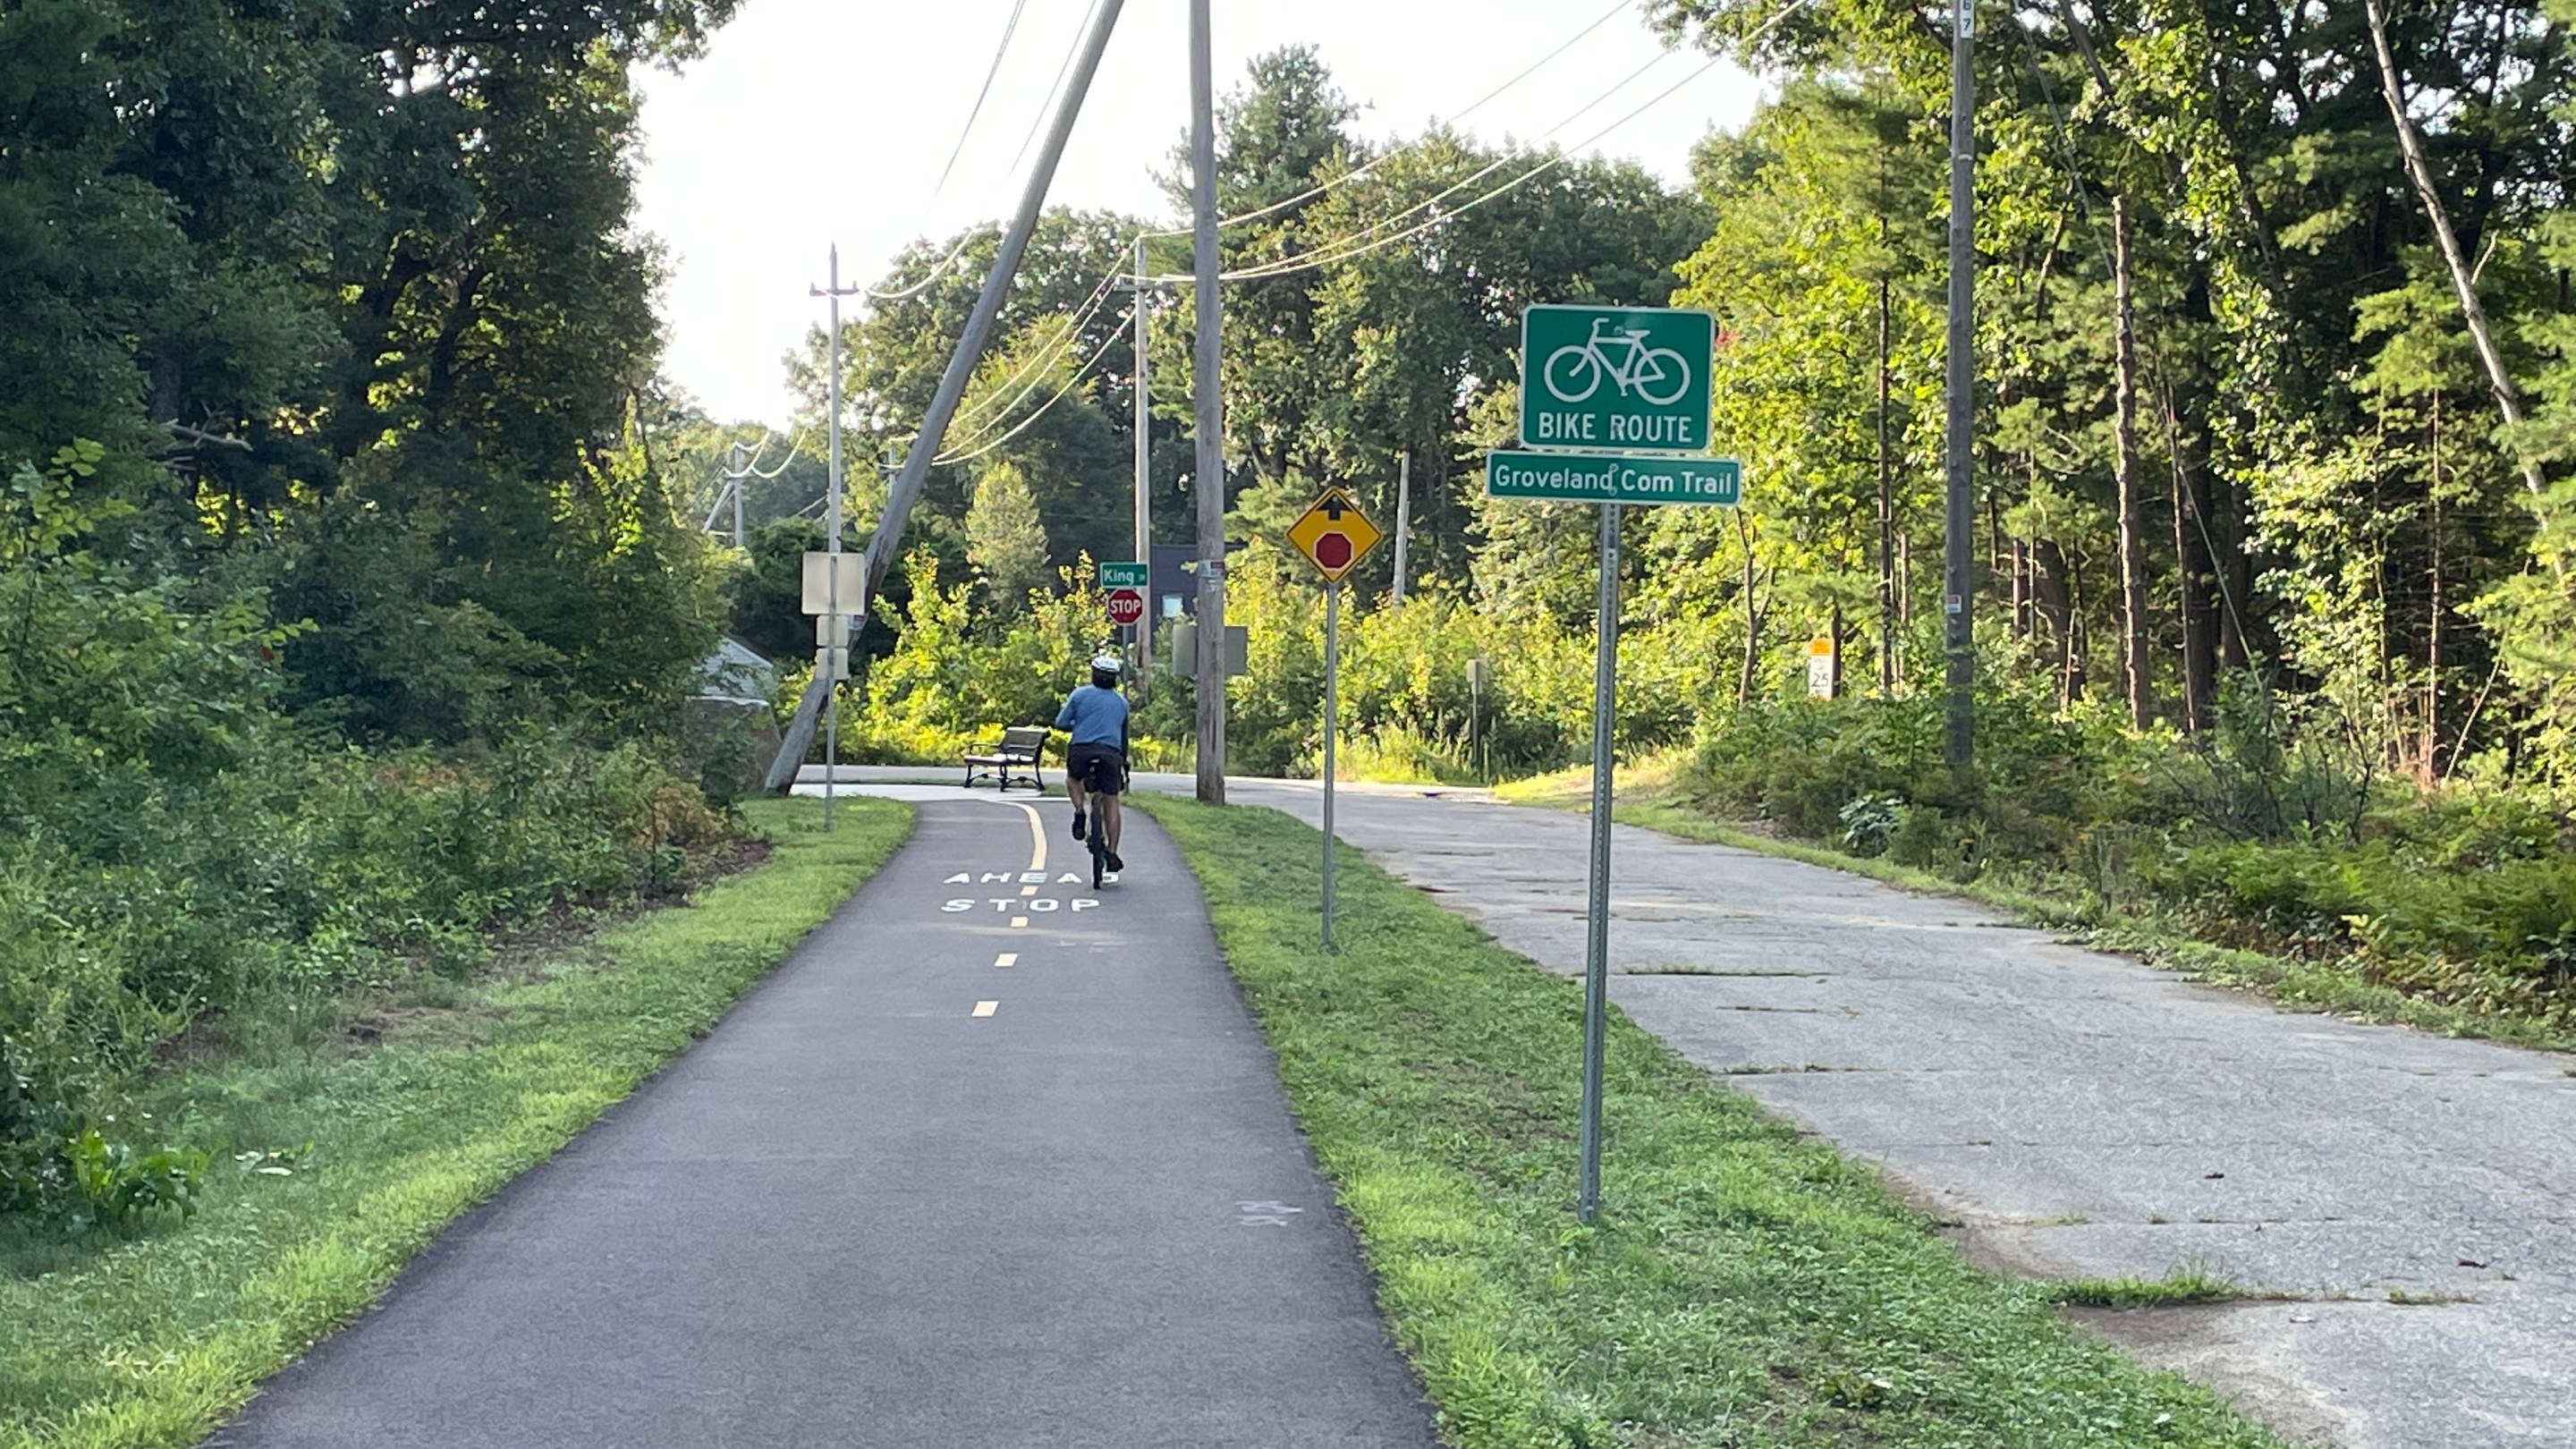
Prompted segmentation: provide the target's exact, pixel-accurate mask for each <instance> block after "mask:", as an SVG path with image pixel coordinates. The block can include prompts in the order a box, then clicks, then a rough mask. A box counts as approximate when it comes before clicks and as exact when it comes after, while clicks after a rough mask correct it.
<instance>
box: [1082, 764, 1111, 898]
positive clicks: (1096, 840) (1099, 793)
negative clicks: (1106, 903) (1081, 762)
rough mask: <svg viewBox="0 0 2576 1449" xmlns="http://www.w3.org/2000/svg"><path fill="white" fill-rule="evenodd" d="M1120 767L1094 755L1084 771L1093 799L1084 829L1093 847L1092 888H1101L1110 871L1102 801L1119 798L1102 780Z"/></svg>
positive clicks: (1084, 784) (1088, 792) (1088, 841)
mask: <svg viewBox="0 0 2576 1449" xmlns="http://www.w3.org/2000/svg"><path fill="white" fill-rule="evenodd" d="M1117 768H1118V767H1117V766H1116V765H1115V764H1113V763H1112V762H1111V761H1110V760H1108V759H1107V758H1106V757H1102V756H1094V757H1093V758H1092V760H1091V763H1090V766H1089V768H1087V769H1085V770H1084V771H1083V780H1082V788H1083V789H1084V791H1085V792H1087V794H1088V796H1089V798H1090V800H1091V825H1090V828H1088V829H1086V830H1084V831H1083V832H1082V834H1083V841H1084V843H1085V844H1087V845H1089V846H1090V847H1091V888H1092V889H1093V890H1098V889H1100V882H1101V878H1102V877H1103V876H1105V875H1107V874H1108V872H1109V830H1108V827H1107V826H1106V825H1105V824H1104V823H1103V822H1102V820H1101V815H1102V814H1103V810H1102V807H1101V803H1100V802H1101V801H1103V800H1104V799H1106V800H1115V799H1117V798H1118V795H1117V792H1115V791H1104V790H1103V789H1101V788H1100V787H1101V782H1102V781H1103V780H1105V779H1109V778H1110V777H1111V772H1112V771H1114V770H1116V769H1117Z"/></svg>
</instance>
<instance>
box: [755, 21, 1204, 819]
mask: <svg viewBox="0 0 2576 1449" xmlns="http://www.w3.org/2000/svg"><path fill="white" fill-rule="evenodd" d="M1202 3H1204V0H1202ZM1123 8H1125V0H1100V18H1099V19H1097V20H1095V21H1093V22H1092V27H1091V34H1089V35H1088V36H1086V37H1084V39H1083V43H1082V50H1081V51H1080V53H1079V54H1077V55H1076V56H1075V58H1074V64H1073V68H1072V69H1071V71H1069V72H1068V73H1067V74H1066V76H1065V86H1064V98H1063V99H1062V100H1061V101H1059V102H1057V103H1056V112H1055V119H1054V121H1053V122H1052V123H1051V124H1049V126H1048V127H1047V134H1046V140H1045V142H1044V143H1043V144H1042V145H1041V146H1040V147H1039V148H1038V157H1037V160H1036V161H1035V162H1033V163H1032V164H1031V166H1030V169H1029V181H1028V185H1027V187H1026V188H1025V189H1024V190H1023V191H1022V192H1021V193H1020V208H1019V211H1018V212H1017V213H1016V214H1015V215H1013V217H1012V218H1011V229H1010V230H1009V231H1007V232H1005V233H1003V235H1002V246H1001V250H1000V251H998V252H996V253H995V254H994V256H993V265H992V269H991V270H989V271H987V272H986V273H985V274H984V289H983V291H981V292H979V293H977V294H976V297H975V310H974V311H973V312H971V313H969V314H967V317H966V330H965V332H964V333H963V334H961V335H960V336H959V337H958V339H957V350H956V351H954V352H952V353H950V354H949V355H948V370H947V371H945V372H943V373H941V374H940V375H939V389H938V391H936V392H934V393H932V394H931V398H930V406H929V408H927V409H926V410H924V411H923V413H922V415H921V430H920V431H919V432H916V433H914V434H913V436H912V448H911V451H910V452H907V453H906V454H905V455H904V460H903V471H902V472H901V473H900V474H898V475H896V477H895V480H894V486H893V487H891V488H890V489H888V490H887V496H886V510H885V517H884V518H883V519H881V520H879V521H878V523H877V531H876V533H875V534H874V535H873V536H871V537H870V538H869V539H868V551H867V555H866V560H865V562H864V563H863V564H862V565H861V570H862V574H863V577H862V578H861V579H860V597H858V598H856V599H852V600H849V601H848V605H849V612H850V613H853V614H860V615H864V614H866V613H867V605H868V600H867V596H868V595H870V594H873V593H875V592H876V591H877V589H878V588H879V587H880V586H882V585H883V584H884V583H885V576H886V570H887V568H888V567H889V566H891V565H892V564H893V562H894V551H895V550H896V549H897V548H899V547H901V546H902V543H903V529H904V522H905V520H906V519H907V518H909V517H910V515H911V513H912V505H913V503H914V502H915V501H916V500H918V499H919V498H920V497H921V489H922V485H923V484H924V483H925V482H926V481H928V479H929V476H930V464H931V460H932V459H934V458H936V457H938V456H939V449H940V445H941V443H942V442H943V441H944V440H945V439H946V437H947V435H948V422H949V420H950V419H951V418H953V417H955V416H956V415H957V403H958V400H959V399H960V398H962V397H964V396H965V394H966V383H967V380H968V379H969V378H971V377H973V376H974V373H975V365H976V363H977V362H979V361H981V360H982V359H983V356H984V344H985V343H986V342H987V341H988V340H990V339H991V337H992V335H993V320H994V318H995V317H997V316H999V315H1000V313H1001V310H1002V294H1003V293H1005V292H1007V291H1009V290H1010V286H1011V278H1012V277H1013V276H1014V275H1016V274H1017V273H1018V271H1019V268H1020V258H1021V257H1022V256H1023V255H1025V254H1026V253H1027V252H1028V249H1029V238H1030V237H1031V236H1032V235H1034V234H1035V233H1036V231H1037V226H1038V212H1039V211H1040V209H1042V208H1043V207H1044V206H1045V205H1046V194H1047V187H1048V186H1050V185H1052V184H1053V183H1054V181H1055V167H1056V163H1057V162H1058V161H1059V160H1062V159H1063V157H1064V147H1065V142H1066V141H1067V140H1069V139H1071V137H1072V135H1073V120H1074V117H1076V116H1078V115H1080V114H1081V113H1082V98H1083V97H1084V96H1085V95H1088V94H1089V93H1090V91H1091V77H1092V75H1093V73H1094V72H1096V71H1098V70H1099V69H1100V54H1101V52H1102V51H1103V50H1106V49H1107V48H1108V46H1109V33H1110V31H1111V30H1112V29H1113V28H1115V27H1116V26H1117V24H1118V12H1119V11H1120V10H1121V9H1123ZM854 290H855V289H854ZM837 313H838V309H837V308H835V319H836V325H835V326H834V328H833V332H832V337H833V341H834V342H835V343H836V344H837V343H838V341H839V340H840V329H839V327H838V325H837ZM835 361H836V362H837V358H836V359H835ZM832 371H833V377H834V379H835V380H836V381H837V380H838V378H839V376H840V369H839V367H838V366H835V367H834V368H833V370H832ZM832 421H833V423H834V425H835V428H834V434H833V448H832V454H833V456H832V506H833V510H834V512H835V513H836V514H837V513H838V511H839V509H840V487H841V483H840V475H841V467H840V436H839V431H838V424H839V422H840V409H839V407H838V406H837V400H836V405H835V406H834V408H833V419H832ZM839 538H840V533H839V530H838V529H835V530H834V532H833V539H834V541H835V542H836V543H837V542H838V540H839ZM820 707H821V699H820V697H819V696H818V695H816V693H815V692H814V691H813V690H810V689H809V690H807V691H806V692H805V698H804V700H802V701H800V702H799V703H798V704H797V706H796V717H795V718H794V719H793V720H791V721H789V722H788V726H787V738H786V741H785V742H784V744H783V745H782V746H781V748H780V749H779V752H778V757H777V759H776V760H774V761H772V762H771V764H770V767H769V776H768V779H767V780H766V781H765V782H764V783H765V784H766V786H767V787H768V788H769V789H772V790H783V789H786V788H787V787H788V785H790V784H792V783H793V782H794V780H795V778H796V763H797V761H799V760H801V759H802V758H803V757H804V753H805V747H806V745H807V744H808V743H810V742H811V741H812V740H813V738H814V717H815V715H814V712H815V710H816V709H819V708H820Z"/></svg>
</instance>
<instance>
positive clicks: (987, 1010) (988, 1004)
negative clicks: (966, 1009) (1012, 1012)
mask: <svg viewBox="0 0 2576 1449" xmlns="http://www.w3.org/2000/svg"><path fill="white" fill-rule="evenodd" d="M1001 1009H1002V1003H1000V1002H998V1001H979V1002H976V1003H975V1014H976V1015H977V1016H991V1015H992V1014H993V1013H994V1012H997V1011H999V1010H1001Z"/></svg>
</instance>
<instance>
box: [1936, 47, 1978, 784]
mask: <svg viewBox="0 0 2576 1449" xmlns="http://www.w3.org/2000/svg"><path fill="white" fill-rule="evenodd" d="M1952 4H1953V9H1952V12H1951V13H1952V20H1951V26H1950V358H1949V362H1950V379H1949V391H1950V398H1949V402H1950V437H1949V444H1950V447H1949V500H1948V503H1949V507H1948V509H1947V511H1946V514H1945V516H1944V522H1943V537H1942V550H1941V551H1942V555H1943V558H1942V586H1941V623H1942V644H1943V648H1944V650H1945V651H1946V653H1947V655H1948V668H1947V675H1948V683H1949V694H1950V699H1949V710H1948V718H1947V719H1946V720H1945V722H1944V728H1943V731H1942V746H1943V748H1942V754H1943V756H1944V757H1945V758H1946V759H1948V761H1949V763H1950V768H1951V769H1953V770H1955V771H1957V772H1959V773H1960V774H1962V775H1964V774H1965V773H1966V772H1967V770H1968V768H1969V766H1970V764H1971V763H1972V762H1973V761H1974V759H1975V756H1976V716H1975V713H1974V711H1975V708H1976V705H1975V702H1974V700H1973V699H1972V697H1971V692H1972V690H1973V689H1974V687H1975V684H1976V676H1977V657H1976V650H1975V645H1976V635H1975V632H1974V630H1973V628H1972V627H1971V624H1970V621H1969V614H1968V598H1969V595H1970V593H1971V592H1972V591H1973V588H1974V585H1973V583H1972V582H1971V580H1970V578H1969V569H1970V567H1971V553H1970V550H1971V548H1972V547H1973V545H1974V543H1975V538H1974V533H1975V529H1976V505H1975V499H1974V497H1973V496H1972V494H1971V492H1970V486H1969V466H1970V462H1971V459H1972V452H1971V441H1972V435H1971V432H1970V429H1971V428H1972V427H1973V426H1974V424H1975V416H1976V401H1977V400H1976V367H1975V363H1974V359H1973V358H1972V357H1971V356H1970V351H1971V349H1972V348H1973V347H1974V346H1975V345H1976V335H1977V326H1976V267H1977V253H1976V206H1977V185H1976V181H1977V126H1976V111H1977V90H1976V74H1975V71H1974V70H1973V69H1972V66H1971V62H1972V60H1973V58H1974V55H1975V52H1976V34H1977V7H1976V0H1952Z"/></svg>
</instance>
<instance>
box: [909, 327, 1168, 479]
mask: <svg viewBox="0 0 2576 1449" xmlns="http://www.w3.org/2000/svg"><path fill="white" fill-rule="evenodd" d="M1143 300H1144V299H1143V298H1141V297H1140V298H1138V299H1137V305H1140V306H1141V305H1143ZM1118 320H1119V322H1120V323H1124V322H1125V321H1126V320H1127V314H1126V313H1124V312H1121V313H1119V314H1118ZM1118 337H1119V333H1118V329H1117V328H1116V327H1114V326H1113V327H1112V328H1111V329H1110V331H1109V335H1108V336H1107V337H1105V338H1103V339H1102V340H1101V343H1100V345H1099V346H1098V347H1096V348H1093V349H1092V352H1091V355H1090V356H1089V357H1086V358H1084V359H1083V360H1082V365H1081V366H1080V367H1077V368H1075V369H1074V370H1073V375H1072V376H1071V377H1068V378H1066V379H1065V380H1064V386H1062V387H1059V388H1057V389H1056V390H1055V395H1054V396H1052V397H1050V398H1048V399H1047V400H1046V401H1045V402H1042V403H1040V404H1038V406H1037V410H1036V411H1034V412H1032V413H1030V414H1029V415H1028V416H1027V417H1025V418H1022V419H1020V421H1019V422H1018V423H1017V424H1015V425H1013V427H1012V428H1011V430H1010V431H1009V432H1006V433H1004V434H1002V435H1001V436H999V437H997V438H994V439H992V440H991V441H989V442H986V443H984V444H982V445H980V446H978V447H976V448H974V449H973V450H972V451H969V452H962V453H960V452H946V453H941V454H939V455H938V456H937V457H935V458H933V459H931V461H932V462H934V463H963V462H965V461H967V460H968V459H970V458H980V457H982V456H984V455H985V454H986V453H989V452H991V451H993V450H994V449H995V448H998V447H1000V446H1002V445H1003V444H1004V443H1007V442H1009V441H1010V440H1011V439H1013V438H1016V437H1018V436H1019V435H1020V434H1022V433H1025V432H1027V431H1028V430H1029V429H1030V428H1031V427H1033V426H1035V425H1036V423H1037V420H1038V419H1040V418H1042V417H1045V416H1046V415H1047V412H1048V410H1049V409H1051V408H1053V407H1054V406H1055V405H1056V404H1057V403H1060V402H1062V401H1064V399H1065V397H1066V396H1067V395H1068V394H1070V393H1071V392H1072V391H1073V390H1074V389H1075V388H1077V387H1080V386H1081V385H1082V382H1083V379H1084V378H1086V377H1089V376H1090V375H1091V369H1093V368H1094V367H1097V366H1099V365H1100V359H1102V358H1103V357H1106V356H1108V355H1109V345H1110V344H1111V343H1113V342H1116V341H1117V340H1118ZM1036 390H1037V389H1036V387H1035V386H1034V385H1032V386H1031V387H1030V389H1029V392H1035V391H1036ZM1020 396H1022V397H1026V396H1028V393H1027V392H1024V393H1022V394H1021V395H1020Z"/></svg>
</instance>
